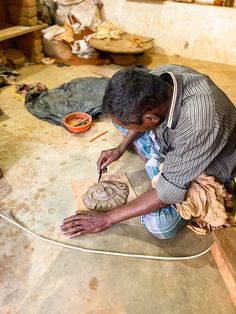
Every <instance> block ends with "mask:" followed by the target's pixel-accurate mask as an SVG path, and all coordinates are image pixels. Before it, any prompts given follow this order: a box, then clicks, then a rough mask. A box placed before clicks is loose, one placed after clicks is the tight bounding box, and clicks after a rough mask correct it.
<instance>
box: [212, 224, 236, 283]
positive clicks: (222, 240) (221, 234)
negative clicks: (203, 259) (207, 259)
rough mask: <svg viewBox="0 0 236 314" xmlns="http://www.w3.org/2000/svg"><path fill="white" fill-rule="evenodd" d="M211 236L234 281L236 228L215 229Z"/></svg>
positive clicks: (235, 270)
mask: <svg viewBox="0 0 236 314" xmlns="http://www.w3.org/2000/svg"><path fill="white" fill-rule="evenodd" d="M212 236H213V239H214V241H215V242H216V244H217V246H218V248H219V250H220V252H221V254H222V256H223V258H224V260H225V263H226V265H227V267H228V268H229V271H230V273H231V274H232V276H233V278H234V280H235V282H236V228H226V229H219V230H215V231H214V232H212Z"/></svg>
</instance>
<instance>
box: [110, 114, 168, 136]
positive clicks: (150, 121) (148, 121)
mask: <svg viewBox="0 0 236 314" xmlns="http://www.w3.org/2000/svg"><path fill="white" fill-rule="evenodd" d="M111 119H112V121H113V122H114V123H116V124H118V125H120V126H122V127H123V128H125V129H127V130H133V131H135V132H146V131H150V130H153V129H155V128H157V127H158V126H159V125H160V124H161V123H162V122H163V121H164V119H162V118H161V117H158V116H153V117H152V116H144V118H143V121H142V124H128V125H124V124H122V123H121V122H120V121H119V120H118V119H117V118H116V117H114V116H111Z"/></svg>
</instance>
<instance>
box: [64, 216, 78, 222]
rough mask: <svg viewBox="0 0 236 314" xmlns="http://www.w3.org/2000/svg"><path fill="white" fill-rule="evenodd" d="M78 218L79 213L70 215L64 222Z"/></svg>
mask: <svg viewBox="0 0 236 314" xmlns="http://www.w3.org/2000/svg"><path fill="white" fill-rule="evenodd" d="M77 219H78V215H73V216H70V217H68V218H66V219H64V220H63V224H64V223H66V222H69V221H73V220H77Z"/></svg>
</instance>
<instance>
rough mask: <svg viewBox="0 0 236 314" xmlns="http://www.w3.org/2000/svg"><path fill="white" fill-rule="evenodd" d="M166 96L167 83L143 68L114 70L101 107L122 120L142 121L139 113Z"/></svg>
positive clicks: (161, 101)
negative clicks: (114, 72)
mask: <svg viewBox="0 0 236 314" xmlns="http://www.w3.org/2000/svg"><path fill="white" fill-rule="evenodd" d="M167 99H168V88H167V83H166V82H165V81H164V80H163V79H162V78H160V77H159V76H157V75H154V74H151V73H149V72H147V71H144V70H143V69H139V68H132V69H125V70H121V71H118V72H117V73H116V74H114V75H113V77H112V78H111V79H110V80H109V82H108V84H107V87H106V90H105V94H104V97H103V104H102V110H103V112H104V113H109V114H111V115H112V116H114V117H116V118H117V119H118V120H119V121H120V122H121V123H122V124H124V125H129V124H142V116H143V115H144V114H145V113H146V112H147V111H149V110H151V109H154V108H156V107H158V106H159V105H161V104H163V103H165V102H166V100H167Z"/></svg>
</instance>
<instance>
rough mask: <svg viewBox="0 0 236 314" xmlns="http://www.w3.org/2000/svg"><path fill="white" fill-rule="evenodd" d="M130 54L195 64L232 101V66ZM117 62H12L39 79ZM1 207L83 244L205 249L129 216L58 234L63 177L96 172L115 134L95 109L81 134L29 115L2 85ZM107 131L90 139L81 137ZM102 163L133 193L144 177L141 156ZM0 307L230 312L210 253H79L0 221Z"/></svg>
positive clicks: (65, 204) (30, 313)
mask: <svg viewBox="0 0 236 314" xmlns="http://www.w3.org/2000/svg"><path fill="white" fill-rule="evenodd" d="M139 63H143V64H146V65H148V66H149V67H151V68H153V67H155V66H157V65H158V64H163V63H176V64H184V65H188V66H191V67H193V68H195V69H197V70H199V71H202V72H205V73H207V74H208V75H210V77H211V78H212V79H213V80H215V81H216V82H217V83H218V85H219V86H220V87H221V88H222V89H223V90H224V91H225V92H226V93H227V95H228V96H229V97H230V98H231V99H232V101H234V102H235V103H236V92H235V80H236V67H231V66H228V65H221V64H214V63H207V62H199V61H194V60H187V59H182V58H178V57H166V56H159V55H151V54H150V55H148V56H146V57H139ZM119 68H120V67H119V66H114V65H112V66H104V67H95V66H79V67H75V66H71V67H70V68H67V67H66V68H58V67H56V66H54V65H53V66H43V65H34V66H27V67H23V68H21V69H20V70H19V72H20V73H21V76H20V77H19V78H18V81H19V82H25V83H32V82H37V81H41V82H43V83H45V84H46V85H47V86H48V87H49V88H53V87H56V86H58V85H59V84H61V83H62V82H65V81H69V80H71V79H73V78H76V77H78V76H81V77H83V76H95V75H97V76H99V75H107V76H110V75H112V74H113V73H114V72H115V71H117V70H118V69H119ZM0 107H1V108H2V109H3V111H4V113H5V116H4V117H2V118H1V119H0V137H1V147H0V164H1V167H2V169H3V172H4V174H5V178H3V179H2V180H0V188H1V189H0V197H1V211H2V212H4V213H6V214H9V212H11V213H12V214H14V216H15V217H16V218H17V219H18V220H20V221H21V222H22V223H23V224H24V225H26V226H27V227H28V228H30V229H31V230H33V231H34V232H36V233H39V234H42V235H44V236H47V237H50V238H52V239H55V240H59V241H63V242H66V243H70V244H71V243H72V244H75V245H81V246H84V247H89V248H99V249H108V250H115V251H128V252H132V253H143V254H156V255H163V256H177V255H179V256H184V255H191V254H195V253H198V252H200V251H202V250H204V249H205V248H207V247H208V246H209V245H210V244H211V242H212V239H211V237H210V236H209V237H199V236H196V235H195V234H193V233H191V232H190V231H188V230H183V231H182V232H180V234H179V235H178V236H177V237H176V238H175V239H172V240H165V241H161V240H156V239H154V238H153V237H151V236H150V235H149V234H148V233H147V231H145V230H144V229H143V228H142V226H140V224H139V223H138V220H137V219H134V220H130V221H128V222H126V223H122V224H119V225H116V226H114V227H113V228H111V229H110V230H108V231H105V232H104V233H100V234H98V235H91V236H83V237H81V238H79V239H76V240H68V239H65V238H64V237H63V236H62V235H61V233H60V231H59V225H60V223H61V221H62V219H63V218H64V217H66V216H68V215H70V214H71V213H73V211H74V210H75V202H74V198H73V194H72V191H71V182H73V181H79V180H81V179H85V178H93V177H94V176H96V175H97V174H96V165H95V163H96V160H97V158H98V156H99V152H100V151H101V150H103V149H107V148H110V147H114V146H115V145H117V144H118V143H119V142H120V140H121V136H120V135H119V134H118V132H117V131H116V130H115V129H114V127H113V126H112V125H111V123H110V122H109V121H107V120H106V119H104V118H101V119H99V120H98V121H96V122H95V124H94V126H93V127H92V128H91V129H90V130H89V131H88V132H86V133H84V134H82V135H79V136H77V135H72V134H70V133H68V132H67V131H66V130H64V129H63V128H61V127H58V126H54V125H51V124H49V123H47V122H43V121H41V120H38V119H36V118H35V117H33V116H32V115H31V114H30V113H28V112H27V110H26V109H25V107H24V105H23V103H22V102H20V101H18V100H16V99H15V98H13V96H12V94H11V87H7V88H4V89H3V90H2V92H1V94H0ZM103 130H109V132H108V133H107V134H106V135H105V136H104V137H102V138H100V139H99V140H97V141H96V142H93V143H94V144H92V143H89V142H88V140H89V139H91V138H92V137H93V136H94V135H96V134H98V133H99V132H102V131H103ZM109 171H110V172H111V173H113V172H120V171H125V172H126V173H127V176H128V178H129V180H130V182H131V184H132V186H133V188H134V190H135V192H136V193H137V194H140V193H142V192H144V191H145V189H146V188H147V185H148V180H147V177H146V175H145V172H144V171H143V163H142V161H140V160H139V159H138V157H137V156H135V155H133V154H131V153H126V154H125V155H124V156H123V157H122V158H121V160H120V161H119V162H117V163H114V164H113V165H112V166H111V167H110V169H109ZM0 230H1V231H0V248H1V250H0V284H1V289H0V302H1V307H0V313H4V314H13V313H14V314H15V313H20V314H21V313H22V314H38V313H40V314H51V313H52V314H59V313H61V314H64V313H69V314H70V313H71V314H78V313H79V314H108V313H109V314H124V313H128V314H139V313H140V314H143V313H145V314H146V313H147V314H149V313H151V314H153V313H164V314H169V313H181V314H182V313H186V314H187V313H194V314H198V313H211V314H214V313H217V314H218V313H221V314H222V313H226V314H231V313H235V309H234V307H233V305H232V303H231V300H230V297H229V294H228V292H227V290H226V288H225V286H224V283H223V280H222V279H221V276H220V274H219V272H218V269H217V267H216V264H215V262H214V260H213V258H212V256H211V254H210V253H208V254H206V255H204V256H202V257H200V258H197V259H194V260H189V261H181V262H165V261H152V260H138V259H131V258H125V257H109V256H100V255H94V254H86V253H80V252H75V251H71V250H68V249H62V248H58V247H56V246H54V245H50V244H47V243H44V242H42V241H40V240H37V239H35V238H33V237H31V236H28V235H27V234H25V233H24V232H22V231H20V230H19V229H17V228H16V227H14V226H12V225H10V224H8V223H6V222H5V221H3V220H0Z"/></svg>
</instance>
